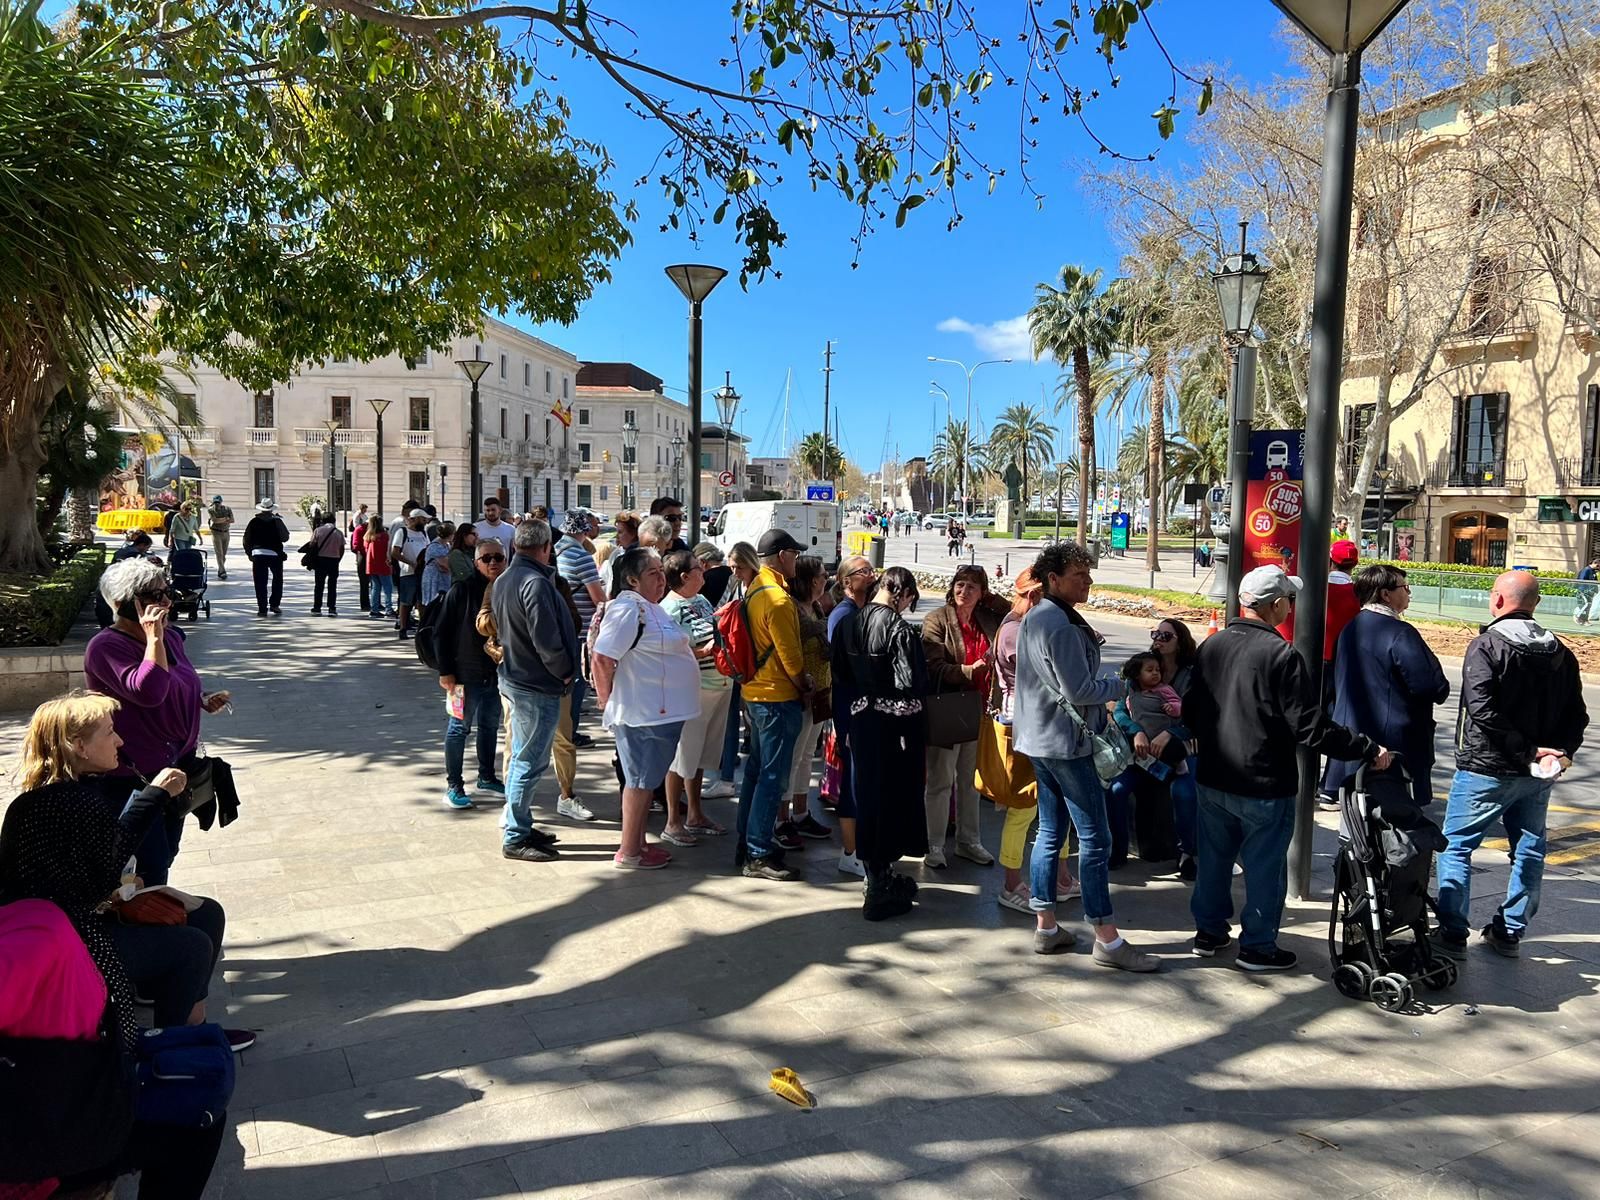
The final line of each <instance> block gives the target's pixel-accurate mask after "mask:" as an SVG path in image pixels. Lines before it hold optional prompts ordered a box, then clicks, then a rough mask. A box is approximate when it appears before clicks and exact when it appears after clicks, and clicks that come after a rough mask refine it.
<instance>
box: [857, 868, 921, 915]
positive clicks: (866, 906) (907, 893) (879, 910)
mask: <svg viewBox="0 0 1600 1200" xmlns="http://www.w3.org/2000/svg"><path fill="white" fill-rule="evenodd" d="M916 894H917V883H916V880H914V879H910V878H907V877H906V876H904V875H896V874H895V873H894V872H893V871H891V870H890V869H889V868H888V867H887V866H877V865H872V864H868V866H867V883H866V899H865V900H864V901H863V902H862V904H861V915H862V916H864V917H865V918H866V919H867V920H869V921H882V920H885V919H886V918H888V917H898V916H900V915H901V914H902V913H908V912H910V911H911V901H912V900H913V898H915V896H916Z"/></svg>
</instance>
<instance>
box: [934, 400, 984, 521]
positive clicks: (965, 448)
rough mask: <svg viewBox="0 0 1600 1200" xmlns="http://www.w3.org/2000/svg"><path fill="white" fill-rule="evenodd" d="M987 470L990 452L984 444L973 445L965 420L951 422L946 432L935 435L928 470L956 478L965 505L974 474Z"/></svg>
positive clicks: (949, 477) (945, 429)
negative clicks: (988, 452)
mask: <svg viewBox="0 0 1600 1200" xmlns="http://www.w3.org/2000/svg"><path fill="white" fill-rule="evenodd" d="M987 469H988V454H987V452H986V451H985V449H984V448H983V447H982V446H978V445H975V444H973V442H972V440H971V434H970V432H969V430H968V428H967V423H966V422H965V421H951V422H950V423H949V424H948V425H946V426H945V428H944V432H942V433H941V434H939V436H938V437H936V438H934V440H933V449H932V450H931V451H929V453H928V473H929V474H930V475H936V476H939V477H941V478H944V479H953V480H957V481H958V482H957V484H956V487H957V489H958V491H959V493H960V495H961V502H962V506H963V508H965V506H966V503H967V500H968V499H969V497H968V495H967V492H968V489H969V482H970V480H971V478H972V476H973V475H974V474H976V473H977V472H980V471H986V470H987Z"/></svg>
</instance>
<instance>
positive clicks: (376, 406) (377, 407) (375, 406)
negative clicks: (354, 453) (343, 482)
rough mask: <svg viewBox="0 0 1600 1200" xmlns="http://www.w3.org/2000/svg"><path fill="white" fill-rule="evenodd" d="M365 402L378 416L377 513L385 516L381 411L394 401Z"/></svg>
mask: <svg viewBox="0 0 1600 1200" xmlns="http://www.w3.org/2000/svg"><path fill="white" fill-rule="evenodd" d="M367 403H368V404H370V405H372V411H373V414H374V415H375V416H376V417H377V418H378V515H379V516H381V517H387V516H388V514H387V513H385V512H384V511H383V412H384V410H385V409H386V408H388V407H389V405H391V404H393V403H394V401H392V400H377V399H369V400H368V401H367Z"/></svg>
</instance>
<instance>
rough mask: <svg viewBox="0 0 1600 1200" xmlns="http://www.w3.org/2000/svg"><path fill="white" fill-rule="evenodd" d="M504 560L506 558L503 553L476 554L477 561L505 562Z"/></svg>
mask: <svg viewBox="0 0 1600 1200" xmlns="http://www.w3.org/2000/svg"><path fill="white" fill-rule="evenodd" d="M505 560H506V556H505V555H504V554H480V555H478V561H479V562H488V563H495V562H497V563H503V562H505Z"/></svg>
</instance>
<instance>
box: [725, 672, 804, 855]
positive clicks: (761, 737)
mask: <svg viewBox="0 0 1600 1200" xmlns="http://www.w3.org/2000/svg"><path fill="white" fill-rule="evenodd" d="M745 711H746V712H747V713H748V714H749V716H750V757H748V758H747V759H745V760H744V779H743V781H742V782H741V783H740V786H739V828H738V839H737V841H736V842H735V844H734V854H735V857H736V859H737V861H739V862H741V863H742V862H743V861H744V859H745V858H746V857H747V856H748V857H750V858H771V857H773V856H774V855H778V856H779V857H781V853H780V851H779V850H778V847H777V845H776V844H775V843H774V842H773V840H772V830H773V825H774V824H775V823H776V821H777V819H778V809H779V807H780V806H781V805H782V804H783V802H784V801H785V800H787V799H788V792H789V767H790V763H791V761H792V760H793V758H794V743H795V739H796V738H798V737H799V736H800V722H801V719H802V718H803V717H804V716H805V712H804V710H803V709H802V708H801V706H800V701H798V700H777V701H772V702H770V703H764V702H760V701H755V700H751V701H747V702H746V703H745Z"/></svg>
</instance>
